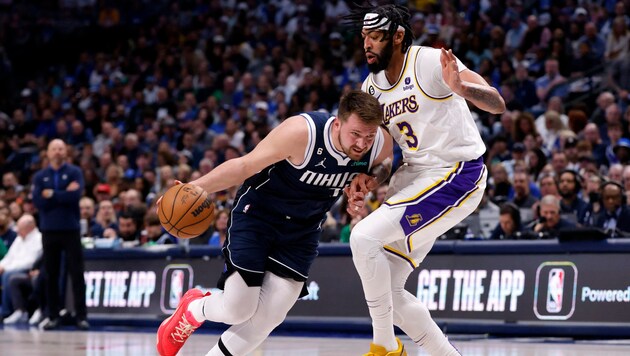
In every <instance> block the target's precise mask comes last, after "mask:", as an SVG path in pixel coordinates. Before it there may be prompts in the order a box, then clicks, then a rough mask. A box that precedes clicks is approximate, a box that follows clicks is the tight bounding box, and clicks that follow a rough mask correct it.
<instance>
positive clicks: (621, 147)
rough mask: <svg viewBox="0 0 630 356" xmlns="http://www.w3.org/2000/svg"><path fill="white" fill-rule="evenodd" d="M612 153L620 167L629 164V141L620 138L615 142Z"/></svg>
mask: <svg viewBox="0 0 630 356" xmlns="http://www.w3.org/2000/svg"><path fill="white" fill-rule="evenodd" d="M613 152H614V153H615V157H616V158H617V162H619V163H620V164H622V165H627V164H630V139H628V138H625V137H622V138H620V139H619V141H617V144H616V145H615V147H613Z"/></svg>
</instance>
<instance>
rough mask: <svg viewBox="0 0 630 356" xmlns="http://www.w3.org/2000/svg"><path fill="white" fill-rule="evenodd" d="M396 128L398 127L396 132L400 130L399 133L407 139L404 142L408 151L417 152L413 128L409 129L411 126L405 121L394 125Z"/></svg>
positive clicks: (416, 139)
mask: <svg viewBox="0 0 630 356" xmlns="http://www.w3.org/2000/svg"><path fill="white" fill-rule="evenodd" d="M396 126H398V130H400V133H401V134H403V135H405V136H406V137H407V139H406V140H405V142H407V147H409V149H410V150H412V151H415V150H417V149H418V143H419V142H418V138H417V137H416V135H415V134H414V133H413V128H411V125H409V123H408V122H407V121H401V122H398V123H396Z"/></svg>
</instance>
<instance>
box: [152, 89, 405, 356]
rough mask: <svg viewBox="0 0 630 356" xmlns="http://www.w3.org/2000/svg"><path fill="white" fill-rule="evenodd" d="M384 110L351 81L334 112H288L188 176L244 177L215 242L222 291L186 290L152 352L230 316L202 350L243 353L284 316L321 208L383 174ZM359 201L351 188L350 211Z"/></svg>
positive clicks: (314, 239)
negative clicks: (245, 150) (221, 239)
mask: <svg viewBox="0 0 630 356" xmlns="http://www.w3.org/2000/svg"><path fill="white" fill-rule="evenodd" d="M382 119H383V114H382V110H381V106H380V104H379V103H378V100H377V99H375V98H374V97H372V96H371V95H369V94H367V93H364V92H361V91H352V92H350V93H348V94H347V95H345V96H344V97H343V98H342V99H341V102H340V104H339V110H338V115H337V117H329V116H328V115H326V114H323V113H319V112H311V113H305V114H301V115H298V116H293V117H290V118H288V119H287V120H285V121H284V122H283V123H281V124H280V125H279V126H278V127H276V128H275V129H274V130H272V131H271V132H270V133H269V135H268V136H267V137H266V138H265V139H263V140H262V141H261V142H260V143H259V144H258V145H257V146H256V148H255V149H254V150H253V151H252V152H250V153H249V154H247V155H245V156H243V157H240V158H235V159H232V160H229V161H226V162H225V163H223V164H221V165H220V166H218V167H217V168H215V169H214V170H212V172H210V173H208V174H206V175H205V176H203V177H201V178H199V179H197V180H195V181H193V182H191V183H192V184H195V185H198V186H200V187H202V188H203V189H205V190H206V191H207V192H209V193H212V192H217V191H220V190H224V189H227V188H229V187H232V186H235V185H238V184H241V183H242V186H241V187H240V189H239V191H238V194H237V197H236V199H235V201H236V204H235V206H234V208H233V210H232V212H231V216H230V223H229V227H228V235H227V239H226V242H225V244H224V246H223V254H224V256H225V261H226V267H225V271H224V273H223V275H222V278H221V280H222V281H223V282H221V283H220V287H221V284H223V286H222V287H223V288H222V289H223V293H213V294H212V295H210V294H206V295H204V294H203V293H202V292H201V291H200V290H198V289H191V290H189V291H188V292H186V294H185V295H184V296H183V297H182V299H181V301H180V303H179V306H178V307H177V309H176V310H175V312H174V313H173V315H171V316H170V317H169V318H168V319H166V320H165V321H164V322H163V323H162V325H160V328H159V330H158V341H157V349H158V352H159V354H160V355H163V356H164V355H175V354H176V353H177V352H178V350H179V349H180V348H181V347H182V346H183V344H184V342H185V341H186V340H187V339H188V337H189V336H190V335H191V333H192V332H193V331H194V330H195V329H196V328H198V327H199V326H200V325H201V324H202V323H203V322H204V321H205V320H210V321H214V322H222V323H226V324H230V325H233V326H232V327H230V328H229V329H228V330H227V331H226V332H225V333H223V335H221V338H220V339H219V342H218V343H217V345H215V346H214V348H212V349H211V350H210V352H209V353H208V355H246V354H248V353H249V352H251V351H253V350H254V349H255V348H256V347H257V346H258V345H260V344H261V343H262V342H263V341H264V339H265V338H266V337H267V336H268V335H269V333H271V331H272V330H273V329H274V328H275V327H276V326H277V325H279V324H280V323H281V322H282V321H283V320H284V318H285V317H286V314H287V313H288V311H289V309H291V307H292V306H293V304H294V303H295V302H296V300H297V299H298V298H299V297H300V295H301V293H303V291H304V281H305V280H306V279H307V277H308V271H309V268H310V266H311V263H312V262H313V259H314V258H315V256H316V255H317V245H318V241H319V236H320V233H321V224H322V223H323V222H324V220H325V218H326V212H327V211H328V210H329V209H330V207H331V206H332V205H333V203H334V202H335V201H336V200H337V199H338V198H339V197H341V196H342V195H343V192H344V188H345V187H347V186H348V184H349V183H350V182H351V181H352V180H353V179H355V178H356V177H358V176H359V175H361V176H365V177H364V179H363V180H362V181H370V182H372V181H375V182H382V181H384V180H385V179H387V177H388V175H389V172H390V169H389V168H388V167H386V166H387V163H388V162H391V159H392V146H393V141H392V139H391V137H390V136H389V135H388V134H387V133H386V131H385V130H384V129H383V128H380V127H379V125H380V124H381V123H382ZM374 174H377V176H376V177H373V176H372V175H374ZM357 194H358V195H357ZM362 204H363V195H361V192H354V193H353V196H351V197H350V198H349V208H348V212H349V213H350V214H351V215H353V214H356V212H357V211H358V209H356V208H358V207H360V206H362Z"/></svg>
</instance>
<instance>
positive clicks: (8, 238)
mask: <svg viewBox="0 0 630 356" xmlns="http://www.w3.org/2000/svg"><path fill="white" fill-rule="evenodd" d="M2 204H4V206H5V208H3V209H2V210H1V211H0V239H2V244H3V245H4V247H5V248H6V249H7V250H8V249H9V247H11V245H12V244H13V241H15V238H16V237H17V232H16V231H15V230H14V229H13V225H14V221H13V220H12V219H11V215H10V211H9V208H8V207H6V203H5V202H4V201H2Z"/></svg>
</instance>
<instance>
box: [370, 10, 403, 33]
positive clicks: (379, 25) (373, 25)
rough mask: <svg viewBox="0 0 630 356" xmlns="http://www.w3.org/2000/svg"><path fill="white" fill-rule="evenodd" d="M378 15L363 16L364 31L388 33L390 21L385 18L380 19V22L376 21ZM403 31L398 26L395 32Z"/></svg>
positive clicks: (371, 13)
mask: <svg viewBox="0 0 630 356" xmlns="http://www.w3.org/2000/svg"><path fill="white" fill-rule="evenodd" d="M379 17H380V16H379V14H375V13H373V12H369V13H367V14H365V17H363V28H364V29H365V30H373V31H374V30H377V31H389V24H390V23H391V20H390V19H388V18H387V17H385V16H383V17H381V20H380V21H378V18H379ZM404 30H405V29H404V28H403V27H402V26H400V25H398V29H397V30H396V31H404Z"/></svg>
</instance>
